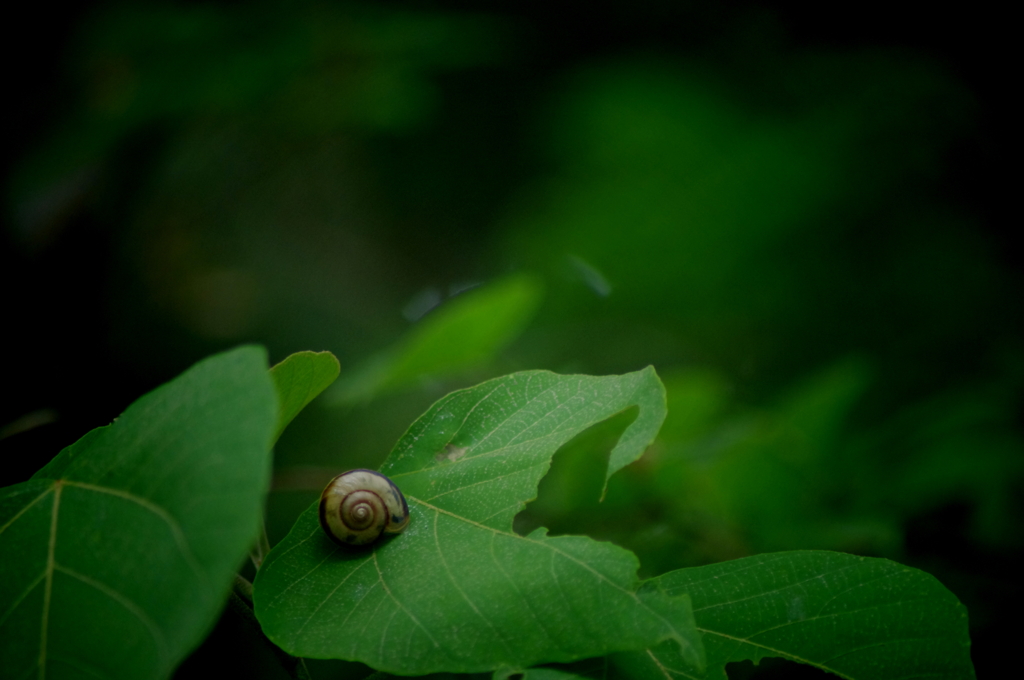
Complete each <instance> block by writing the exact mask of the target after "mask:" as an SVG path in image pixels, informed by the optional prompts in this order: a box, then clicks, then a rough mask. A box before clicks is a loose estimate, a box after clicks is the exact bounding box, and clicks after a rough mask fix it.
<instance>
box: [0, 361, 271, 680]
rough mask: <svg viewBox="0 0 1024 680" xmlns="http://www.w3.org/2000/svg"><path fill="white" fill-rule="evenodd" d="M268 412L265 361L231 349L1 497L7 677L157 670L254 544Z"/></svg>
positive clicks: (191, 632) (155, 674) (195, 628)
mask: <svg viewBox="0 0 1024 680" xmlns="http://www.w3.org/2000/svg"><path fill="white" fill-rule="evenodd" d="M277 417H278V412H277V399H276V397H275V394H274V387H273V384H272V382H271V380H270V377H269V376H268V374H267V358H266V352H265V351H264V350H263V349H262V348H259V347H242V348H240V349H236V350H234V351H231V352H226V353H224V354H220V355H217V356H214V357H211V358H209V359H206V360H204V361H202V362H200V363H198V364H196V365H195V366H193V367H192V368H191V369H189V370H188V371H186V372H185V373H183V374H182V375H181V376H179V377H178V378H176V379H175V380H173V381H171V382H170V383H168V384H166V385H164V386H162V387H159V388H157V389H156V390H154V391H153V392H150V393H149V394H147V395H145V396H143V397H142V398H140V399H138V400H137V401H136V402H135V403H133V404H132V405H131V406H129V407H128V409H127V410H126V411H125V412H124V414H122V415H121V416H120V417H119V418H118V419H117V420H116V422H114V423H113V424H112V425H108V426H106V427H101V428H97V429H95V430H93V431H91V432H89V433H88V434H86V435H85V436H84V437H82V438H81V439H80V440H79V441H78V442H76V443H75V444H73V445H71V446H70V447H68V448H66V449H64V450H63V451H61V453H60V454H59V455H58V456H57V457H56V458H54V460H53V461H52V462H51V463H50V464H49V465H47V466H46V467H44V468H43V469H42V470H40V471H39V472H38V473H36V475H35V476H34V477H33V478H32V479H31V480H29V481H27V482H25V483H23V484H16V485H14V486H11V487H8V488H6V489H4V490H3V491H2V492H0V555H2V556H3V557H2V559H0V668H3V671H4V675H5V677H16V678H27V677H30V676H32V677H35V676H36V675H38V677H40V678H42V677H44V676H45V677H46V678H50V679H54V678H65V677H76V678H77V677H83V676H86V675H88V676H90V677H104V678H126V679H131V680H135V679H138V678H165V677H167V676H168V675H170V673H171V671H172V670H173V669H174V667H175V666H176V665H177V664H178V663H179V662H180V661H181V660H182V659H183V658H184V657H185V656H186V655H187V654H188V653H189V652H190V651H192V649H193V648H194V647H196V645H198V644H199V642H200V641H201V640H202V639H203V637H205V636H206V634H207V633H208V632H209V631H210V628H211V627H212V626H213V624H214V621H215V620H216V618H217V615H218V614H219V612H220V610H221V608H222V606H223V604H224V596H225V594H226V593H227V591H228V589H229V587H230V584H231V581H232V577H233V574H234V572H235V569H236V568H237V567H238V564H239V562H241V560H242V559H243V557H244V556H245V554H246V551H247V550H248V549H249V547H250V545H251V544H252V542H253V540H254V539H255V538H256V533H257V528H258V526H259V520H260V515H261V512H262V505H263V495H264V493H265V492H266V490H267V487H268V485H269V478H270V447H271V441H272V436H273V433H274V426H275V423H276V422H277Z"/></svg>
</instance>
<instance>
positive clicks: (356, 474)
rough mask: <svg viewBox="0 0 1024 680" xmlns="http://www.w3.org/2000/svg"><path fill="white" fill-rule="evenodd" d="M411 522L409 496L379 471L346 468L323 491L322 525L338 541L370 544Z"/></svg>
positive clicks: (401, 529) (321, 501) (339, 542)
mask: <svg viewBox="0 0 1024 680" xmlns="http://www.w3.org/2000/svg"><path fill="white" fill-rule="evenodd" d="M408 525H409V505H408V504H407V503H406V502H405V496H403V495H402V492H401V491H399V490H398V487H397V486H395V484H394V482H392V481H391V480H390V479H388V478H387V477H385V476H384V475H382V474H380V473H379V472H375V471H373V470H349V471H348V472H343V473H341V474H340V475H338V476H337V477H335V478H334V479H332V480H331V481H330V483H328V485H327V488H326V489H324V492H323V493H322V494H320V526H322V527H323V528H324V531H326V532H327V535H328V536H330V537H331V540H333V541H334V542H335V543H337V544H338V545H366V544H367V543H373V542H374V541H376V540H377V539H378V538H379V537H380V535H381V534H383V533H388V534H397V533H401V532H402V531H403V530H404V529H405V527H407V526H408Z"/></svg>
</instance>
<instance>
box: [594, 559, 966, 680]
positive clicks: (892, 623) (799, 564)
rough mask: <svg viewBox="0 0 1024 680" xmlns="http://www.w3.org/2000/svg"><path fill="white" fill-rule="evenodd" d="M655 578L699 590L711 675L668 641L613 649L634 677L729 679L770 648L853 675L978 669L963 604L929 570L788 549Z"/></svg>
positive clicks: (875, 678)
mask: <svg viewBox="0 0 1024 680" xmlns="http://www.w3.org/2000/svg"><path fill="white" fill-rule="evenodd" d="M652 581H654V582H655V583H657V584H658V585H659V586H661V587H663V588H664V589H665V591H666V592H668V593H674V592H680V593H683V592H685V593H689V595H690V597H692V598H693V609H694V616H695V617H696V619H697V626H698V627H699V628H700V630H701V635H702V639H703V641H704V647H705V649H706V650H707V663H708V666H707V674H706V675H705V674H703V673H700V672H699V671H698V670H697V669H694V668H692V667H690V666H689V665H688V664H687V663H686V660H685V659H683V658H682V657H680V656H679V654H678V653H677V652H676V650H675V649H673V648H672V647H670V646H668V645H662V646H660V647H657V648H655V649H653V650H649V651H647V652H633V653H626V654H616V655H614V656H613V657H612V662H613V664H614V665H616V666H617V667H618V668H619V669H620V670H622V671H625V674H626V675H628V676H629V677H632V678H634V679H638V680H643V679H647V678H649V679H650V680H670V679H672V678H709V679H715V680H724V679H725V677H726V675H725V665H726V664H727V663H729V662H732V661H743V660H746V659H750V660H752V661H754V662H757V661H759V660H760V659H762V658H764V657H766V656H775V657H782V658H785V659H790V660H792V661H797V662H799V663H804V664H809V665H812V666H817V667H818V668H820V669H822V670H825V671H828V672H830V673H833V674H835V675H837V676H839V677H841V678H849V679H850V680H890V679H892V678H924V677H927V678H947V679H948V680H954V679H955V680H963V679H967V678H973V677H974V668H973V666H972V665H971V657H970V651H969V648H970V639H969V637H968V632H967V610H966V609H965V608H964V606H963V605H962V604H960V602H959V601H957V599H956V597H955V596H954V595H953V594H952V593H951V592H949V591H948V590H947V589H946V588H945V587H943V586H942V584H941V583H939V582H938V581H937V580H936V579H935V578H934V577H933V576H931V575H929V574H926V573H925V572H922V571H918V570H917V569H912V568H910V567H905V566H903V565H901V564H897V563H895V562H890V561H889V560H883V559H874V558H867V557H857V556H854V555H845V554H842V553H833V552H826V551H798V552H783V553H772V554H767V555H758V556H755V557H748V558H745V559H740V560H733V561H731V562H722V563H719V564H713V565H710V566H706V567H698V568H694V569H680V570H678V571H673V572H670V573H668V574H665V575H663V576H660V577H658V578H657V579H652Z"/></svg>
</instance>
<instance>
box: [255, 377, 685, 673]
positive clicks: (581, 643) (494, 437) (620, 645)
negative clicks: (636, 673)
mask: <svg viewBox="0 0 1024 680" xmlns="http://www.w3.org/2000/svg"><path fill="white" fill-rule="evenodd" d="M633 406H637V407H639V410H638V415H637V418H636V420H635V421H633V423H632V424H631V425H630V426H629V427H628V428H627V429H626V430H625V432H624V433H623V435H622V437H621V438H620V440H619V442H618V444H617V445H616V446H615V448H614V449H613V451H612V453H611V456H610V460H609V467H608V474H609V475H611V474H612V473H614V472H615V471H616V470H619V469H621V468H622V467H623V466H624V465H626V464H628V463H629V462H631V461H633V460H635V459H636V458H638V457H639V456H640V454H641V453H643V451H644V449H645V448H646V447H647V445H648V444H649V443H650V442H651V441H652V440H653V438H654V436H655V435H656V434H657V431H658V428H659V427H660V425H661V422H662V420H663V419H664V416H665V401H664V390H663V388H662V386H661V383H660V382H659V381H658V379H657V376H656V375H655V373H654V371H653V369H646V370H644V371H639V372H637V373H631V374H627V375H623V376H608V377H590V376H559V375H555V374H553V373H548V372H545V371H529V372H524V373H517V374H513V375H510V376H505V377H503V378H498V379H495V380H491V381H488V382H485V383H482V384H481V385H478V386H476V387H473V388H470V389H467V390H462V391H459V392H454V393H452V394H450V395H448V396H447V397H445V398H444V399H442V400H440V401H439V402H437V403H436V404H435V405H434V406H433V407H431V408H430V410H429V411H427V413H426V414H424V415H423V416H422V417H421V418H420V419H419V420H417V421H416V422H415V423H414V424H413V425H412V427H411V428H410V429H409V431H408V432H407V433H406V434H405V435H404V436H403V437H402V439H401V440H400V441H399V442H398V444H397V445H396V447H395V449H394V450H393V451H392V453H391V455H390V456H389V457H388V459H387V460H386V461H385V463H384V465H383V467H382V472H384V473H385V474H387V475H389V476H390V477H391V478H392V479H393V480H394V481H395V482H396V483H397V484H398V485H399V487H400V488H401V489H402V490H403V492H404V493H405V494H406V497H407V499H408V501H409V507H410V511H411V513H412V521H411V524H410V526H409V528H408V529H407V530H406V532H405V533H404V534H402V535H400V536H397V537H395V538H392V539H386V540H384V541H382V542H378V543H376V544H374V545H373V546H371V547H369V548H365V549H347V548H341V547H338V546H336V545H335V544H334V543H332V542H331V541H330V540H329V539H327V537H326V536H324V535H323V533H322V531H321V529H320V527H319V525H318V522H317V518H316V507H315V506H313V507H311V508H309V509H308V510H307V511H306V512H305V513H304V514H303V515H302V516H301V517H300V518H299V520H298V521H297V522H296V524H295V527H294V528H293V530H292V532H291V533H290V534H289V535H288V537H286V539H285V540H284V541H282V542H281V544H279V545H278V546H277V547H276V548H275V549H274V550H273V551H272V552H271V554H270V556H269V557H268V558H267V561H266V562H265V563H264V565H263V567H262V569H261V570H260V572H259V574H258V577H257V580H256V583H255V606H256V614H257V616H258V617H259V619H260V622H261V623H262V625H263V628H264V631H265V632H266V634H267V635H268V636H269V637H270V638H271V639H272V640H273V641H274V642H276V643H277V644H278V645H280V646H281V647H282V648H284V649H285V650H286V651H288V652H290V653H292V654H296V655H300V656H308V657H317V658H343V659H352V660H359V661H363V662H365V663H368V664H370V665H371V666H374V667H375V668H378V669H381V670H386V671H389V672H395V673H401V674H424V673H431V672H440V671H448V672H462V673H465V672H474V671H484V670H491V669H496V668H503V667H526V666H529V665H532V664H536V663H541V662H549V661H572V660H575V659H580V658H586V657H591V656H597V655H602V654H607V653H609V652H612V651H615V650H623V649H641V648H644V647H648V646H653V645H655V644H657V643H658V642H661V641H666V640H672V644H674V645H675V646H676V648H677V649H678V650H679V653H680V655H681V656H682V657H683V658H686V659H687V662H688V663H690V664H692V665H694V666H698V667H699V666H700V665H701V664H702V650H701V647H700V643H699V639H698V636H697V633H696V630H695V628H694V624H693V619H692V614H691V611H690V606H689V599H688V598H687V597H685V596H676V597H670V596H668V595H666V594H665V593H664V592H663V591H662V590H661V589H660V588H658V587H657V586H648V587H640V584H639V581H638V579H637V577H636V569H637V567H638V563H637V560H636V557H635V556H634V555H633V554H632V553H630V552H628V551H626V550H623V549H621V548H617V547H615V546H613V545H610V544H606V543H598V542H595V541H593V540H591V539H588V538H584V537H576V536H562V537H549V536H547V535H546V532H545V531H544V530H543V529H542V530H539V531H536V532H533V533H532V534H530V535H529V536H525V537H524V536H519V535H517V534H515V533H513V532H512V519H513V517H514V516H515V515H516V513H518V512H519V511H520V510H521V509H522V508H523V507H524V505H525V503H526V502H527V501H528V500H530V499H531V498H533V497H535V496H536V489H537V483H538V481H539V480H540V479H541V477H542V476H543V475H544V473H545V472H546V470H547V469H548V467H549V465H550V460H551V456H552V455H553V454H554V452H555V451H556V450H557V449H558V448H559V447H560V446H561V445H562V444H564V443H565V442H566V441H568V440H569V439H570V438H572V437H573V436H574V435H575V434H577V433H579V432H581V431H582V430H584V429H586V428H588V427H589V426H591V425H593V424H595V423H597V422H600V421H601V420H604V419H606V418H608V417H610V416H612V415H614V414H616V413H619V412H621V411H623V410H625V409H627V408H630V407H633Z"/></svg>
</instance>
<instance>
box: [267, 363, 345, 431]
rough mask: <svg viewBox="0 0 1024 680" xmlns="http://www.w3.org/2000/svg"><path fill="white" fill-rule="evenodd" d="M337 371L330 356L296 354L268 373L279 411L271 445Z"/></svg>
mask: <svg viewBox="0 0 1024 680" xmlns="http://www.w3.org/2000/svg"><path fill="white" fill-rule="evenodd" d="M340 371H341V365H340V364H339V363H338V359H337V358H336V357H335V356H334V355H333V354H331V353H330V352H296V353H295V354H292V355H291V356H288V357H286V358H285V360H284V361H282V362H281V363H279V364H277V365H276V366H274V367H273V368H271V369H270V377H271V378H273V379H274V387H275V388H277V400H278V405H279V409H280V411H279V415H278V421H277V431H276V432H275V433H274V440H275V441H277V439H278V437H280V436H281V433H282V432H284V429H285V428H286V427H288V423H290V422H292V420H293V419H294V418H295V416H297V415H299V411H301V410H302V409H304V408H306V405H307V404H309V402H311V401H313V399H314V398H315V397H316V396H317V395H318V394H320V393H321V392H323V391H324V390H325V389H327V387H328V385H330V384H331V383H332V382H334V380H335V379H336V378H337V377H338V373H339V372H340Z"/></svg>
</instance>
